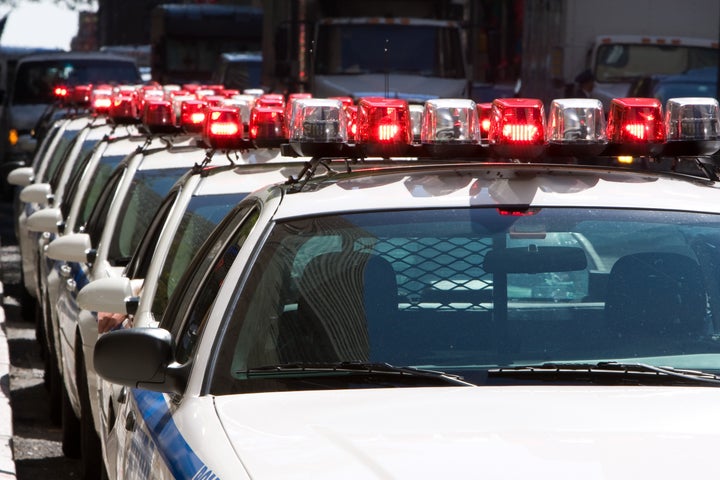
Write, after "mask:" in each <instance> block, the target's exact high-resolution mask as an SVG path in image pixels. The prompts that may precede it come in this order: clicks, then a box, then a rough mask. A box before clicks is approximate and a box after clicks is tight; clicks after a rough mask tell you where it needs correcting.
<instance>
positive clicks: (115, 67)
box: [12, 59, 141, 105]
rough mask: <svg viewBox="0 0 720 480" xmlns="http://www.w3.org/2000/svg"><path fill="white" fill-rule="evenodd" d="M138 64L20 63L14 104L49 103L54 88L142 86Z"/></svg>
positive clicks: (84, 60) (100, 61)
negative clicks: (92, 85) (90, 85)
mask: <svg viewBox="0 0 720 480" xmlns="http://www.w3.org/2000/svg"><path fill="white" fill-rule="evenodd" d="M140 81H141V79H140V74H139V72H138V69H137V67H136V66H135V63H133V62H131V61H119V60H100V59H96V60H90V59H75V60H72V59H70V60H46V61H32V62H30V61H28V62H24V63H21V64H20V65H19V67H18V70H17V73H16V76H15V89H14V92H13V97H12V103H13V104H14V105H27V104H49V103H52V102H53V101H54V100H55V98H54V96H53V87H54V86H55V85H84V84H98V83H127V84H134V83H140Z"/></svg>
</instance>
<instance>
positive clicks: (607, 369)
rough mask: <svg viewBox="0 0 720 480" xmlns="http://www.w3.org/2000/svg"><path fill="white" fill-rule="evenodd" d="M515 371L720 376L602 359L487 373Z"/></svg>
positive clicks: (714, 380)
mask: <svg viewBox="0 0 720 480" xmlns="http://www.w3.org/2000/svg"><path fill="white" fill-rule="evenodd" d="M516 372H526V373H527V372H530V373H532V372H538V373H544V374H547V373H556V374H563V372H587V373H591V374H602V373H611V374H650V375H655V376H657V377H663V376H667V377H671V378H675V379H680V380H685V381H688V382H699V383H707V384H710V385H720V376H717V375H714V374H712V373H708V372H703V371H700V370H686V369H680V368H673V367H659V366H656V365H649V364H646V363H624V362H615V361H604V362H598V363H570V362H569V363H563V362H559V363H558V362H548V363H542V364H540V365H523V366H519V367H501V368H496V369H492V370H489V371H488V374H489V375H495V376H497V375H502V374H503V373H516Z"/></svg>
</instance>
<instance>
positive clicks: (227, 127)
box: [203, 107, 245, 150]
mask: <svg viewBox="0 0 720 480" xmlns="http://www.w3.org/2000/svg"><path fill="white" fill-rule="evenodd" d="M205 115H206V118H205V124H204V128H203V141H204V142H205V144H207V145H208V146H210V148H214V149H219V150H234V149H240V148H244V147H245V144H244V142H243V138H242V137H243V126H242V121H241V120H240V112H239V111H238V110H237V109H236V108H228V107H207V109H206V110H205Z"/></svg>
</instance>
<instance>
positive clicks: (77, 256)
mask: <svg viewBox="0 0 720 480" xmlns="http://www.w3.org/2000/svg"><path fill="white" fill-rule="evenodd" d="M94 253H95V250H93V248H92V245H91V244H90V235H88V234H87V233H72V234H70V235H63V236H62V237H58V238H56V239H55V240H53V241H52V242H50V244H49V245H48V246H47V249H46V250H45V256H46V257H48V258H51V259H53V260H62V261H65V262H79V263H83V262H92V261H93V260H94V258H93V257H94Z"/></svg>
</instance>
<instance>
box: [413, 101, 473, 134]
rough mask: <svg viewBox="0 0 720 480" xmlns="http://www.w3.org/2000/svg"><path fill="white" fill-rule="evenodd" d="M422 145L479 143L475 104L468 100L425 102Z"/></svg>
mask: <svg viewBox="0 0 720 480" xmlns="http://www.w3.org/2000/svg"><path fill="white" fill-rule="evenodd" d="M420 140H421V142H422V143H442V144H472V143H480V125H479V120H478V114H477V106H476V105H475V102H473V101H472V100H468V99H452V98H443V99H433V100H428V101H427V102H425V110H424V113H423V121H422V132H421V139H420Z"/></svg>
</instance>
